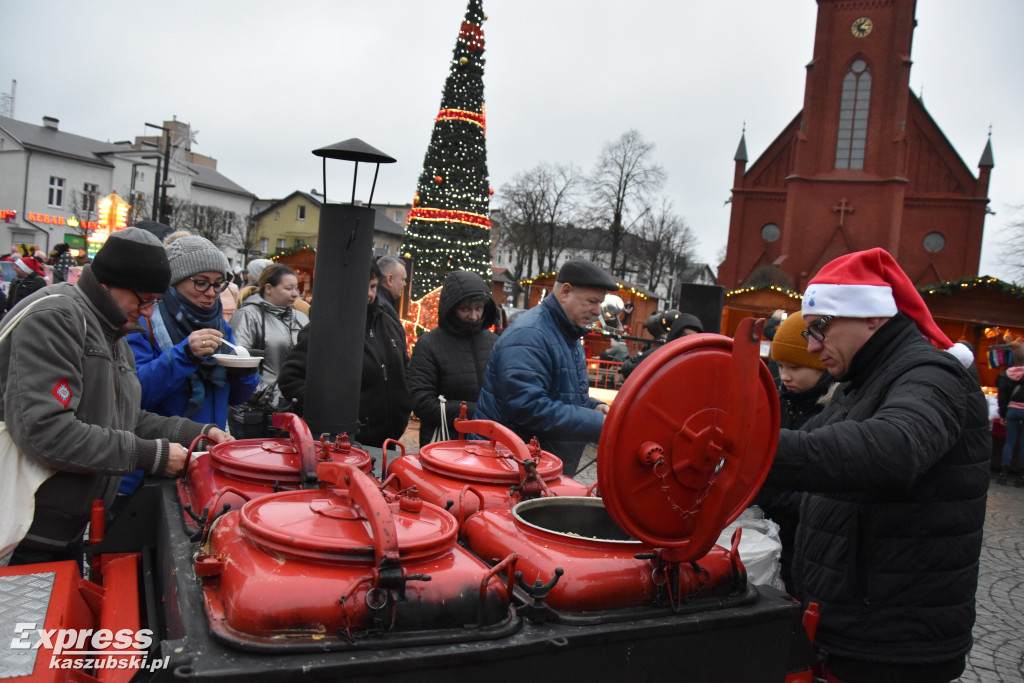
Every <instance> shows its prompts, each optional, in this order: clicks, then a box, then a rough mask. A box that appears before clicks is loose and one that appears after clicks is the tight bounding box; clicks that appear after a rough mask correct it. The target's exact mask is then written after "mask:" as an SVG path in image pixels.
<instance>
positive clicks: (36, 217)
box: [25, 211, 99, 230]
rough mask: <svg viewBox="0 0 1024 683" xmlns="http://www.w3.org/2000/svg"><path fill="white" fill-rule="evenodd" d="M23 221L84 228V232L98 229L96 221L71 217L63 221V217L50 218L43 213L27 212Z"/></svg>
mask: <svg viewBox="0 0 1024 683" xmlns="http://www.w3.org/2000/svg"><path fill="white" fill-rule="evenodd" d="M25 219H26V220H27V221H29V222H30V223H45V224H47V225H67V226H70V227H72V228H78V227H81V228H84V229H86V230H95V229H96V228H98V227H99V223H97V222H96V221H79V220H78V219H77V218H75V217H74V216H72V217H71V218H67V219H65V218H64V217H63V216H50V215H48V214H45V213H34V212H32V211H29V212H28V213H27V214H26V215H25Z"/></svg>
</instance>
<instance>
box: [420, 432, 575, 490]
mask: <svg viewBox="0 0 1024 683" xmlns="http://www.w3.org/2000/svg"><path fill="white" fill-rule="evenodd" d="M515 455H517V454H515V453H513V452H512V451H511V450H510V449H508V448H506V447H505V446H504V445H503V444H501V443H495V442H488V441H472V440H469V439H457V440H454V441H438V442H436V443H432V444H428V445H426V446H424V447H423V448H421V449H420V452H419V457H420V462H422V463H423V466H424V467H425V468H426V469H429V470H431V471H433V472H437V473H438V474H443V475H445V476H448V477H451V478H454V479H459V480H462V481H472V482H478V483H484V484H518V483H519V482H520V479H521V467H520V466H519V464H518V463H517V462H516V460H515V458H514V457H513V456H515ZM518 455H521V454H518ZM531 456H532V457H536V456H535V455H533V454H531ZM539 456H540V457H539V458H538V459H537V474H538V475H539V476H540V477H541V478H542V479H544V480H545V481H550V480H551V479H554V478H555V477H557V476H559V475H560V474H562V461H561V460H560V459H559V458H558V457H557V456H555V455H554V454H552V453H548V452H547V451H540V454H539Z"/></svg>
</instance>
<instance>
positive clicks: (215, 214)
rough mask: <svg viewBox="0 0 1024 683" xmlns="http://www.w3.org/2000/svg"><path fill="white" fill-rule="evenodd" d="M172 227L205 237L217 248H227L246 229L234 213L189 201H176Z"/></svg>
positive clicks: (171, 220)
mask: <svg viewBox="0 0 1024 683" xmlns="http://www.w3.org/2000/svg"><path fill="white" fill-rule="evenodd" d="M173 207H174V211H173V212H172V213H171V219H170V226H171V227H172V228H174V229H175V230H188V231H189V232H191V233H192V234H193V235H199V236H200V237H205V238H206V239H208V240H210V241H211V242H213V243H214V244H216V245H217V246H221V247H223V246H227V244H228V243H229V242H230V241H231V240H232V239H234V236H235V235H236V233H238V232H239V231H241V230H244V229H245V221H244V220H243V219H242V217H241V216H239V215H238V214H237V213H235V212H234V211H228V210H226V209H221V208H219V207H216V206H206V205H204V204H196V203H195V202H189V201H175V202H174V203H173Z"/></svg>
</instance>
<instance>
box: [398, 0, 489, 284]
mask: <svg viewBox="0 0 1024 683" xmlns="http://www.w3.org/2000/svg"><path fill="white" fill-rule="evenodd" d="M483 21H484V13H483V4H482V0H469V7H468V8H467V9H466V18H465V20H464V21H463V22H462V28H461V29H460V30H459V39H458V41H457V42H456V44H455V51H454V53H453V55H452V63H451V69H450V71H449V73H448V78H447V80H446V81H445V85H444V94H443V95H442V97H441V109H440V111H439V112H438V114H437V119H436V121H435V123H434V132H433V134H432V135H431V136H430V146H429V147H428V148H427V154H426V158H425V159H424V161H423V172H422V173H421V174H420V178H419V182H418V183H417V186H416V195H415V196H414V197H413V208H412V210H411V211H410V212H409V223H408V225H407V226H406V231H405V243H404V245H403V248H402V250H403V251H404V252H408V253H409V254H411V255H412V257H413V264H414V265H413V283H412V296H413V298H414V299H420V298H422V297H423V295H424V294H426V293H428V292H430V291H431V290H433V289H435V288H437V287H440V286H441V284H442V283H443V282H444V278H445V276H446V275H448V273H450V272H451V271H453V270H458V269H462V270H469V271H472V272H474V273H479V274H480V275H481V276H482V277H483V278H484V279H487V280H489V279H490V277H491V249H490V244H491V220H490V218H489V217H488V204H489V198H490V193H491V192H490V186H489V182H488V178H487V146H486V136H485V133H486V120H485V112H484V80H483V76H484V32H483V28H482V24H483Z"/></svg>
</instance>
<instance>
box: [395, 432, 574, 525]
mask: <svg viewBox="0 0 1024 683" xmlns="http://www.w3.org/2000/svg"><path fill="white" fill-rule="evenodd" d="M455 429H456V430H457V431H458V432H459V433H460V434H461V435H463V436H462V437H461V438H459V439H455V440H452V441H440V442H437V443H432V444H428V445H426V446H424V447H423V448H421V449H420V452H419V453H418V454H416V455H403V456H402V457H400V458H397V459H395V460H392V461H391V462H385V463H384V466H385V467H386V472H387V476H386V477H385V478H384V485H385V486H386V487H387V488H388V489H389V490H391V491H396V492H397V491H402V490H405V489H408V488H409V487H412V486H415V487H416V489H417V491H418V495H419V497H420V498H422V499H423V500H425V501H428V502H431V503H434V504H435V505H440V506H441V507H445V508H446V509H448V510H449V511H450V512H451V513H452V514H454V515H455V516H456V518H458V519H459V520H460V522H461V521H462V520H464V519H465V518H467V517H469V516H470V515H472V514H473V513H475V512H478V511H479V510H482V509H493V508H510V507H512V506H514V505H516V504H517V503H520V502H522V501H524V500H531V499H534V498H546V497H550V496H586V495H588V494H589V491H588V489H587V487H586V486H585V485H583V484H581V483H579V482H577V481H576V480H574V479H572V478H570V477H568V476H565V475H563V474H562V461H561V460H559V459H558V457H557V456H555V455H554V454H552V453H548V452H547V451H542V450H541V449H540V446H539V445H538V444H537V442H536V440H534V441H532V442H531V443H530V445H529V446H527V445H526V444H524V443H523V441H522V439H520V438H519V437H518V436H516V435H515V433H513V432H512V431H511V430H510V429H508V428H507V427H504V426H502V425H499V424H497V423H495V422H490V421H488V420H462V419H458V420H455ZM466 434H479V435H480V436H486V437H488V439H489V441H478V440H470V439H466V438H465V435H466ZM385 452H386V451H385ZM449 506H450V507H449Z"/></svg>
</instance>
